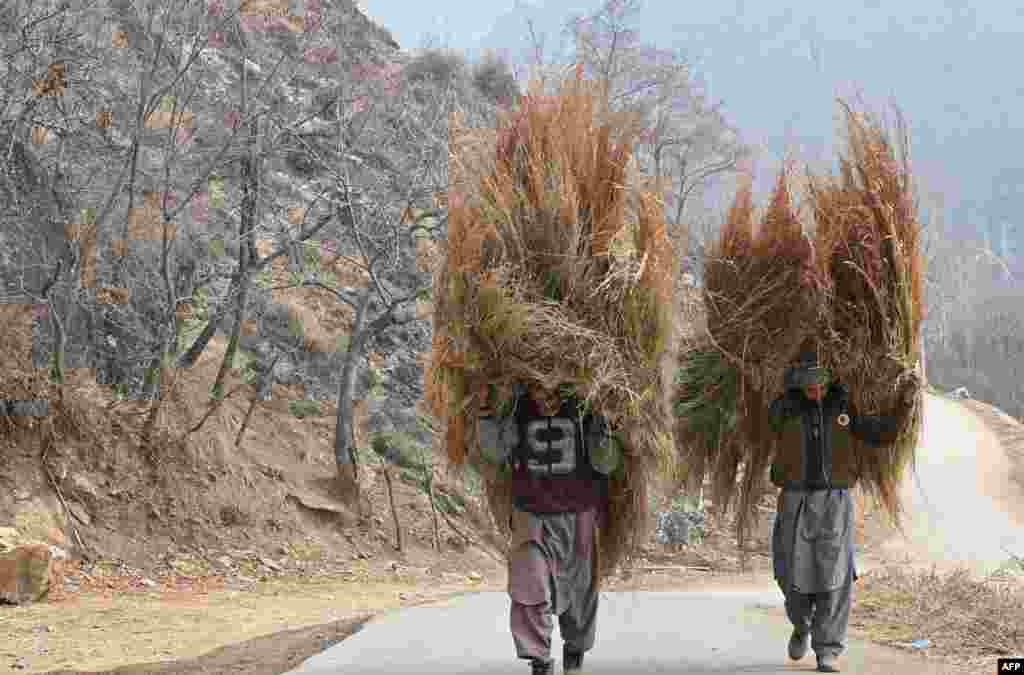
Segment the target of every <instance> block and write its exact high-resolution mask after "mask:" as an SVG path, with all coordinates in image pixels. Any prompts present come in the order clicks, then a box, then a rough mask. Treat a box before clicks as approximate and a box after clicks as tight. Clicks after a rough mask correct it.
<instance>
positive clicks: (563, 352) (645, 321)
mask: <svg viewBox="0 0 1024 675" xmlns="http://www.w3.org/2000/svg"><path fill="white" fill-rule="evenodd" d="M596 86H597V85H594V84H593V83H589V82H586V81H584V80H582V78H580V77H577V78H576V79H572V80H567V81H565V82H564V83H562V86H561V90H560V92H559V95H558V96H555V97H544V96H541V95H539V93H538V91H537V88H536V86H534V87H533V88H532V92H533V93H532V94H531V95H530V96H528V97H526V98H525V100H524V102H523V104H522V105H521V107H520V108H519V109H518V110H516V111H514V112H513V113H511V114H510V115H509V117H508V118H507V119H506V120H505V121H504V123H503V124H502V125H501V126H500V127H499V129H498V131H497V133H496V134H494V135H491V134H479V135H474V134H473V133H472V132H469V131H466V130H463V129H461V128H459V127H458V125H456V134H455V137H454V138H453V139H452V144H453V147H454V148H455V150H454V154H453V161H452V166H453V167H454V168H453V169H452V172H451V173H452V180H453V182H452V185H451V188H452V189H451V190H450V192H449V195H448V199H449V237H448V243H447V250H446V255H445V259H444V263H443V265H441V267H440V269H439V272H438V275H437V279H436V286H435V287H436V288H437V289H439V291H440V292H439V293H438V295H437V300H436V303H435V316H434V345H433V351H432V354H431V361H430V364H429V366H428V368H427V373H426V379H427V382H428V385H427V396H428V400H429V401H430V404H431V409H432V411H433V413H434V415H435V416H437V417H438V418H439V419H440V420H442V421H444V422H446V444H447V453H448V459H449V461H450V463H451V464H452V465H453V466H460V465H462V464H463V463H464V462H466V461H467V459H470V460H472V459H473V454H474V453H471V452H469V450H473V449H475V447H476V439H475V437H474V434H475V427H476V424H475V422H476V412H475V411H476V395H477V392H478V391H479V387H480V385H481V384H494V385H497V386H498V389H499V392H501V397H502V398H507V397H508V396H509V394H510V393H511V391H512V384H513V383H514V382H517V381H520V382H523V381H527V382H528V381H539V382H543V383H550V382H563V383H567V384H570V385H571V386H573V387H574V388H575V389H576V392H577V395H578V397H579V398H580V399H581V400H582V401H584V404H585V405H587V406H590V407H591V408H592V409H594V410H596V411H599V412H600V413H602V414H603V415H604V416H605V417H607V418H608V419H609V421H610V422H611V423H612V424H613V425H615V426H617V427H619V428H620V430H621V433H622V434H623V435H624V437H625V445H626V453H627V462H626V467H625V470H624V472H623V473H622V475H620V476H616V477H614V478H613V480H612V485H611V500H612V509H611V523H610V525H609V527H608V528H606V532H605V533H604V534H603V536H602V550H601V553H602V565H601V567H602V570H603V573H604V574H607V573H608V572H609V571H610V570H611V569H613V568H614V567H615V566H616V565H617V564H618V563H619V562H621V560H622V559H623V557H624V556H625V555H626V553H627V550H628V548H629V547H630V544H631V542H632V541H633V540H634V537H635V535H637V534H638V532H639V531H640V530H639V528H638V525H640V524H641V523H640V521H642V520H643V518H644V517H645V512H646V486H647V482H648V480H649V479H650V476H651V474H652V472H654V471H656V470H660V471H661V472H662V473H667V474H670V473H672V472H674V471H675V465H674V461H675V454H674V452H673V451H672V446H673V443H672V440H671V437H672V429H671V423H670V419H669V414H668V411H667V406H666V405H665V403H666V402H667V389H668V385H667V382H666V381H665V377H664V375H663V366H664V363H665V357H666V355H667V353H668V346H669V341H670V336H671V333H672V323H671V315H670V311H671V307H672V281H673V279H674V276H675V275H674V271H675V270H674V265H675V258H674V255H673V252H672V245H671V242H670V241H669V239H668V236H667V233H666V231H665V225H664V220H663V205H662V203H661V202H660V200H659V199H658V198H657V197H656V196H655V195H654V194H652V193H644V192H642V191H641V190H639V189H637V188H636V186H637V185H640V181H639V180H637V179H636V177H635V176H632V175H631V171H632V169H631V166H632V165H631V164H630V159H631V155H632V140H633V138H632V136H631V134H633V133H635V132H634V131H633V130H632V127H630V125H629V119H628V118H612V117H608V116H606V115H604V114H603V112H602V111H601V109H600V107H599V106H598V105H597V103H596V100H597V97H596V96H595V87H596ZM456 122H457V120H456ZM502 483H503V481H502V480H501V478H500V476H497V475H494V476H491V477H490V478H489V479H488V480H487V484H488V487H489V493H490V494H491V495H492V497H493V498H492V500H491V507H492V511H493V512H494V513H495V516H496V519H497V520H498V522H499V523H501V522H502V517H501V516H500V515H499V513H498V512H499V511H500V510H502V509H503V508H505V507H503V506H502V505H501V504H503V503H504V500H505V498H506V497H507V494H505V493H503V492H502V489H503V486H502ZM499 502H500V503H499Z"/></svg>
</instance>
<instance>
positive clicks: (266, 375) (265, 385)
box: [235, 354, 281, 448]
mask: <svg viewBox="0 0 1024 675" xmlns="http://www.w3.org/2000/svg"><path fill="white" fill-rule="evenodd" d="M280 358H281V354H277V356H275V357H274V360H273V361H271V362H270V366H268V367H267V368H266V369H263V370H262V371H261V372H260V374H259V377H258V378H257V380H256V388H255V391H253V394H252V401H250V402H249V409H248V410H247V411H245V419H244V420H242V426H241V428H240V429H239V430H238V436H236V437H235V447H236V448H237V447H239V446H240V445H241V444H242V437H243V436H245V430H246V429H248V428H249V420H250V419H251V418H252V411H253V410H255V409H256V405H257V403H259V402H260V401H265V400H267V399H268V398H269V394H268V392H269V391H270V387H271V386H272V385H273V378H274V366H276V365H277V362H278V361H279V360H280Z"/></svg>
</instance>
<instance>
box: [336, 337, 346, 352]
mask: <svg viewBox="0 0 1024 675" xmlns="http://www.w3.org/2000/svg"><path fill="white" fill-rule="evenodd" d="M348 344H349V336H348V334H342V335H339V336H338V337H336V338H334V351H336V352H337V353H339V354H344V353H345V352H347V351H348Z"/></svg>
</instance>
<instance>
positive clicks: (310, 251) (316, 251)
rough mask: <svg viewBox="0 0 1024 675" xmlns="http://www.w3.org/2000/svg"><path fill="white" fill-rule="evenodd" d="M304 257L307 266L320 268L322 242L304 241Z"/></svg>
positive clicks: (315, 268) (314, 268)
mask: <svg viewBox="0 0 1024 675" xmlns="http://www.w3.org/2000/svg"><path fill="white" fill-rule="evenodd" d="M302 258H303V261H304V262H305V263H306V267H307V268H310V269H313V270H317V271H319V270H320V242H318V241H313V242H303V245H302Z"/></svg>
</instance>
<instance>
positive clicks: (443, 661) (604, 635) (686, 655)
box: [291, 396, 1024, 675]
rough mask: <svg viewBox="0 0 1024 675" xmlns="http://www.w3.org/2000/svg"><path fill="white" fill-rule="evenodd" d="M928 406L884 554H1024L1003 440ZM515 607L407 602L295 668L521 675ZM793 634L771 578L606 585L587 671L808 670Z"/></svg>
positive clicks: (952, 557)
mask: <svg viewBox="0 0 1024 675" xmlns="http://www.w3.org/2000/svg"><path fill="white" fill-rule="evenodd" d="M925 406H926V407H925V423H924V429H923V433H922V437H921V443H920V447H919V450H918V466H917V471H916V477H910V480H909V481H908V483H907V484H906V486H905V488H904V498H905V499H906V504H907V508H908V514H909V518H908V520H907V527H906V529H905V532H906V537H904V536H901V535H898V534H893V535H892V537H891V539H890V541H889V542H887V544H886V545H885V546H884V547H883V548H885V550H886V553H887V554H888V556H890V557H892V558H893V559H895V558H901V559H906V558H908V557H909V558H911V559H913V561H914V562H917V563H919V564H930V563H937V564H940V566H955V565H958V564H968V565H970V566H972V567H973V568H974V569H975V570H976V571H979V572H987V571H991V570H992V569H994V568H995V567H998V566H999V565H1000V564H1002V563H1003V562H1004V561H1005V560H1006V559H1007V557H1008V556H1007V555H1006V554H1005V553H1004V552H1003V551H1002V548H1003V547H1009V548H1010V550H1015V551H1017V552H1020V554H1022V555H1024V527H1022V525H1024V508H1022V506H1021V505H1022V503H1024V500H1022V499H1021V493H1020V488H1019V487H1018V486H1016V485H1013V484H1011V483H1010V481H1009V479H1008V476H1009V471H1008V466H1009V465H1008V460H1007V458H1006V455H1005V453H1004V452H1003V450H1002V448H1001V447H1000V445H999V442H998V439H997V438H996V437H995V436H994V435H993V434H992V432H991V431H990V430H989V429H988V428H987V427H985V425H984V424H983V423H982V422H981V420H980V419H979V418H978V417H976V416H975V415H974V414H973V413H971V412H970V411H968V410H967V409H965V408H964V407H962V406H960V405H959V404H957V403H955V402H953V401H948V400H946V399H942V398H938V397H932V396H929V397H927V399H926V402H925ZM861 567H862V569H864V567H865V566H861ZM508 612H509V599H508V596H507V595H506V594H504V593H482V594H479V595H473V596H468V597H463V598H459V599H456V600H453V601H450V602H448V603H445V604H443V605H437V606H426V607H418V608H413V609H406V610H402V611H400V612H396V613H393V614H388V615H384V616H381V617H379V618H377V619H375V620H374V621H372V622H370V623H369V624H368V625H367V626H366V627H365V628H364V629H363V630H362V631H360V632H359V633H357V634H355V635H353V636H352V637H350V638H349V639H347V640H345V641H344V642H342V643H341V644H338V645H336V646H334V647H332V648H331V649H329V650H327V651H326V652H323V653H321V654H318V655H317V656H315V657H313V658H311V659H309V660H307V661H306V662H304V663H303V664H302V665H301V666H300V667H299V668H298V669H296V670H294V671H291V672H292V673H295V674H299V673H301V674H302V675H328V674H335V673H345V674H346V675H349V674H353V675H354V674H357V673H358V674H360V675H362V674H365V675H405V674H409V675H411V674H412V673H417V674H422V675H433V674H438V675H440V674H441V673H445V674H455V673H467V674H468V673H488V674H490V675H526V674H527V673H529V666H528V665H527V664H526V662H524V661H519V660H517V659H516V658H515V652H514V649H513V646H512V639H511V636H510V633H509V627H508ZM557 633H558V631H557V628H556V630H555V635H556V637H555V640H554V644H553V646H552V647H553V648H552V655H554V656H555V657H556V659H557V658H558V657H559V656H560V655H561V641H560V640H559V638H558V637H557ZM789 633H790V626H789V624H788V622H787V621H786V619H785V613H784V611H783V608H782V597H781V594H780V593H779V591H778V589H777V588H776V587H775V586H774V585H771V584H770V583H766V584H765V585H764V586H763V587H758V588H744V589H738V590H719V589H716V590H706V591H703V592H679V593H641V592H630V593H625V592H624V593H603V594H602V597H601V605H600V610H599V614H598V642H597V646H596V647H595V649H594V650H593V651H592V652H590V653H589V654H588V657H587V664H586V665H587V670H586V672H587V674H588V675H613V674H614V675H641V674H645V675H646V674H650V673H680V674H682V673H686V674H691V675H699V674H701V673H760V674H761V675H775V674H782V673H793V672H813V671H814V665H815V662H814V655H813V652H811V653H809V654H808V656H807V657H806V658H805V659H804V660H803V661H800V662H798V663H793V662H791V661H789V660H788V659H787V658H786V642H787V640H788V637H789ZM841 664H842V666H843V671H844V672H849V673H857V674H858V675H893V674H895V673H911V672H912V673H920V674H921V675H940V674H944V673H953V672H955V671H954V670H953V669H952V668H950V667H948V666H944V665H942V664H937V663H934V662H931V661H927V660H923V659H922V658H920V657H919V656H917V655H915V654H910V653H905V652H900V651H897V650H893V649H889V648H886V647H882V646H879V645H875V644H872V643H868V642H864V641H860V640H854V639H851V640H850V645H849V648H848V650H847V653H846V654H845V655H844V657H843V659H842V662H841ZM994 667H995V666H994V664H993V669H994ZM556 672H558V673H560V672H561V667H560V664H559V665H558V667H557V668H556Z"/></svg>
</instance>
